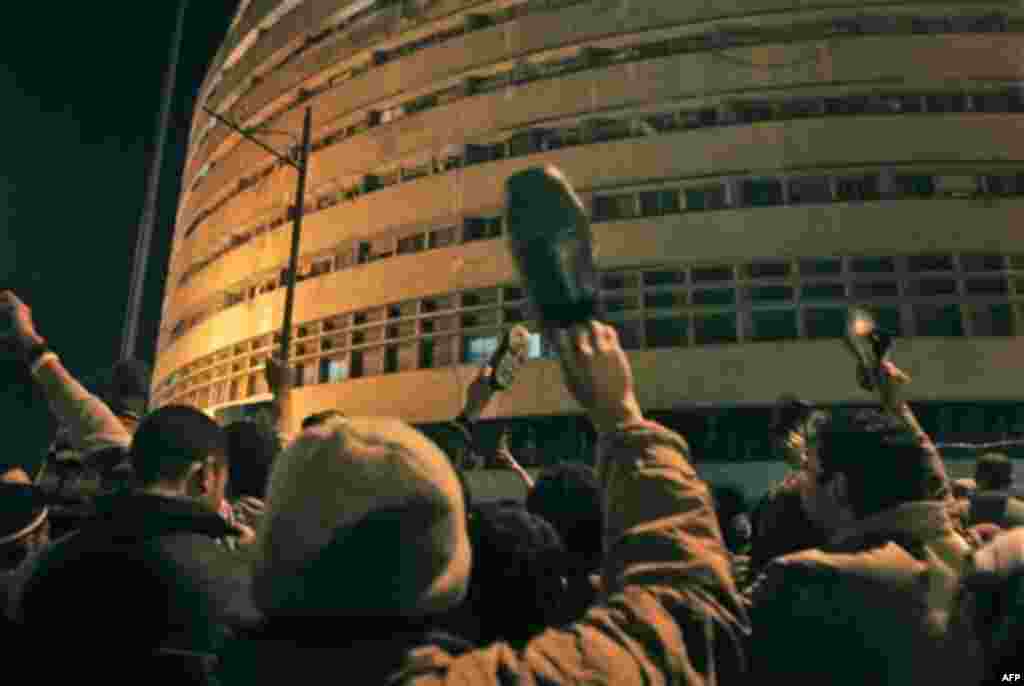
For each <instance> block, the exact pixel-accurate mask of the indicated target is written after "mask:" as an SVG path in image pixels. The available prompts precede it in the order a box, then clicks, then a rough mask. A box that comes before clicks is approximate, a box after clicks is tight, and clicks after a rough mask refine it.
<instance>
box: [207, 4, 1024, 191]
mask: <svg viewBox="0 0 1024 686" xmlns="http://www.w3.org/2000/svg"><path fill="white" fill-rule="evenodd" d="M875 20H878V21H875ZM851 26H856V27H858V30H857V31H851V29H850V27H851ZM920 27H927V30H923V31H922V30H919V29H920ZM1009 28H1010V21H1009V18H1008V17H1007V16H1006V15H1004V14H986V15H975V16H964V17H955V18H942V17H939V18H914V17H909V16H897V17H863V16H858V17H848V18H842V19H837V20H834V21H831V22H827V23H824V24H822V23H820V22H819V23H815V24H811V25H794V26H786V27H775V28H763V29H753V30H749V31H748V30H742V31H741V30H732V31H723V30H721V29H716V30H713V31H710V32H708V33H705V34H701V35H697V36H682V37H676V38H671V39H667V40H662V41H655V42H650V43H642V44H636V45H630V46H625V47H621V48H617V49H603V48H593V47H584V48H581V49H580V50H579V52H578V54H577V55H576V56H574V57H571V58H569V59H565V58H558V59H556V60H551V61H538V62H537V63H532V62H530V61H522V62H520V63H519V64H517V65H516V66H515V67H512V68H510V69H507V70H505V71H502V72H499V73H497V74H493V75H490V76H487V77H469V78H467V79H466V80H465V81H464V82H463V83H461V84H459V85H457V86H454V87H450V88H446V89H442V90H440V91H437V92H435V93H432V94H427V95H423V96H419V97H417V98H413V99H411V100H410V101H408V102H406V103H402V104H400V105H396V106H394V107H391V108H388V109H387V110H386V111H385V112H381V111H377V110H371V111H369V112H368V113H367V114H366V115H365V116H364V117H363V118H362V119H361V120H360V121H358V122H356V123H353V124H350V125H347V126H345V127H342V128H341V129H339V130H337V131H335V132H332V133H330V134H328V135H327V136H325V137H323V138H321V139H319V140H318V141H316V142H315V144H314V145H313V149H314V150H319V149H323V147H326V146H327V145H330V144H333V143H336V142H338V141H339V140H342V139H344V138H349V137H351V136H353V135H356V134H359V133H363V132H364V131H367V130H369V129H370V128H372V127H374V126H378V125H381V124H386V123H388V122H390V121H394V120H395V119H399V118H401V117H404V116H408V115H410V114H414V113H418V112H422V111H425V110H427V109H431V108H433V107H438V106H442V105H446V104H449V103H451V102H453V101H454V100H458V99H460V98H463V97H470V96H472V95H476V94H482V93H488V92H491V91H494V90H499V89H501V88H504V87H506V86H509V85H518V84H523V83H527V82H530V81H534V80H538V79H547V78H554V77H557V76H562V75H565V74H569V73H572V72H575V71H580V70H585V69H592V68H598V67H604V66H609V65H612V64H618V63H624V62H634V61H642V60H649V59H659V58H663V57H668V56H672V55H678V54H685V53H693V52H702V51H707V50H721V49H723V48H728V47H738V46H743V45H753V44H759V43H773V42H783V43H784V42H792V41H795V40H813V39H820V38H821V37H822V36H834V35H849V34H850V33H851V32H853V33H861V34H872V33H876V32H877V33H882V34H885V33H901V34H902V33H948V32H972V33H989V32H1000V31H1006V30H1008V29H1009ZM364 71H365V70H359V74H362V73H364ZM353 75H354V72H353ZM335 85H337V83H336V80H331V81H328V82H326V83H325V84H323V85H321V86H320V87H319V88H316V89H308V90H307V89H301V88H300V89H299V91H298V95H297V97H296V99H295V100H294V101H293V102H292V103H291V104H289V105H288V106H286V107H285V108H284V109H282V110H280V111H277V112H274V113H272V114H268V115H267V116H266V117H265V118H263V119H262V121H261V122H258V123H256V124H254V126H261V125H263V124H264V123H269V122H270V121H271V120H273V119H274V118H276V117H278V116H279V115H281V114H283V113H284V112H287V111H289V110H291V109H294V108H295V107H298V106H300V105H301V104H302V103H304V102H306V101H307V100H309V99H311V98H313V97H315V96H317V95H320V94H322V93H323V92H325V91H327V90H329V89H330V88H333V87H334V86H335ZM229 154H230V153H229ZM207 164H208V165H211V166H212V165H213V164H215V162H214V161H211V162H208V163H207ZM204 169H208V167H206V166H204ZM205 176H206V174H197V178H196V179H195V180H194V181H193V185H192V190H195V189H196V188H197V187H198V185H199V184H200V183H201V182H202V180H203V178H205Z"/></svg>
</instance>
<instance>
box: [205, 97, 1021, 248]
mask: <svg viewBox="0 0 1024 686" xmlns="http://www.w3.org/2000/svg"><path fill="white" fill-rule="evenodd" d="M968 112H985V113H1011V112H1024V92H1022V91H1021V90H1020V89H1011V90H1003V91H991V92H975V93H966V92H956V93H914V94H898V93H894V94H871V95H864V94H854V95H845V96H837V97H813V98H807V97H797V98H790V99H786V100H778V101H769V100H762V101H757V102H750V101H748V102H731V103H726V104H722V105H718V106H715V107H706V108H701V109H693V110H673V111H670V112H662V113H658V114H648V115H644V116H641V117H636V116H630V117H624V118H621V119H593V120H589V121H585V122H582V123H579V124H574V125H571V126H566V127H558V128H532V129H528V130H525V131H521V132H519V133H517V134H515V135H513V136H510V137H508V138H505V139H502V140H500V141H497V142H495V143H491V144H486V145H466V146H462V147H461V148H460V149H459V150H453V151H450V152H449V154H445V155H439V156H434V155H429V156H423V155H420V156H419V157H416V158H412V159H410V160H407V161H404V162H401V163H398V164H393V165H390V167H389V168H388V169H387V170H385V171H379V170H378V173H376V174H370V175H367V177H366V179H373V178H376V180H377V182H376V183H375V182H373V181H369V182H366V183H364V184H363V185H362V187H360V186H350V187H349V188H347V189H344V190H337V191H334V192H333V193H331V194H327V197H324V198H322V199H320V200H317V202H316V206H317V207H321V206H323V207H330V206H332V205H333V204H336V202H334V200H335V199H336V200H337V202H340V201H343V200H348V199H354V198H356V197H358V196H359V195H360V194H362V193H363V192H372V190H377V189H381V188H386V187H388V186H392V185H395V184H398V183H405V182H407V181H414V180H415V179H418V178H421V177H423V176H428V175H432V174H443V173H446V172H448V171H451V170H453V169H458V168H462V167H469V166H473V165H477V164H484V163H487V162H492V161H496V160H502V159H508V158H513V157H522V156H525V155H532V154H535V153H539V152H546V151H550V150H558V149H561V148H568V147H574V146H578V145H589V144H594V143H604V142H608V141H614V140H623V139H627V138H645V137H647V136H653V135H658V134H664V133H674V132H677V131H685V130H691V129H698V128H707V127H713V126H734V125H742V124H753V123H757V122H763V121H783V120H792V119H800V118H805V117H824V116H841V115H867V114H889V115H891V114H901V113H902V114H916V113H920V114H925V113H968ZM345 137H346V136H345V135H342V136H340V137H338V136H328V137H326V138H323V139H321V140H319V141H317V146H314V151H317V150H322V149H323V148H325V147H328V146H330V145H333V144H335V143H338V142H339V141H341V140H343V139H344V138H345ZM280 167H281V165H280V164H279V163H274V164H272V165H271V166H268V167H266V168H265V169H262V170H260V171H259V172H256V173H255V174H252V175H250V176H247V177H244V178H242V179H240V180H239V181H238V186H237V187H236V189H235V190H234V191H232V192H231V193H229V194H227V195H226V196H224V197H222V198H220V199H219V200H217V201H216V202H215V203H214V204H213V205H211V206H210V207H208V208H207V209H205V210H203V211H202V212H200V213H199V214H198V215H196V217H195V218H194V219H193V220H192V222H191V224H189V226H188V228H187V229H186V230H185V237H186V238H188V237H189V236H191V235H192V234H193V233H194V232H195V230H196V229H197V228H198V227H199V225H200V224H202V223H203V222H204V221H206V220H207V219H209V218H210V217H211V216H213V215H214V214H215V213H216V212H218V211H219V210H220V209H221V208H223V207H224V206H225V205H226V204H227V203H228V202H230V201H231V200H233V199H234V198H236V197H237V196H238V195H239V194H241V193H243V192H245V191H246V190H248V189H250V188H252V187H254V186H256V184H258V183H259V182H260V181H262V180H264V179H266V178H267V177H268V176H270V175H271V174H273V173H274V172H275V171H277V170H278V169H279V168H280Z"/></svg>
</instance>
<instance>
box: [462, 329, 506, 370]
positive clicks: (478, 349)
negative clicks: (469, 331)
mask: <svg viewBox="0 0 1024 686" xmlns="http://www.w3.org/2000/svg"><path fill="white" fill-rule="evenodd" d="M498 343H499V341H498V337H497V336H494V335H486V336H463V338H462V362H463V363H464V364H482V363H485V362H487V361H488V360H490V359H491V356H492V355H494V353H495V352H496V351H497V350H498Z"/></svg>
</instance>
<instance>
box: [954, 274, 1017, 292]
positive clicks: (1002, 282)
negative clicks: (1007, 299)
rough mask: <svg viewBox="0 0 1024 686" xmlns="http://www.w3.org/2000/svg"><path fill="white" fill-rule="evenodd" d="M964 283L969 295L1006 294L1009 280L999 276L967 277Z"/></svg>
mask: <svg viewBox="0 0 1024 686" xmlns="http://www.w3.org/2000/svg"><path fill="white" fill-rule="evenodd" d="M964 285H965V287H966V289H967V293H968V294H969V295H1006V294H1007V293H1009V292H1010V284H1009V282H1008V281H1007V280H1006V278H1005V277H1001V276H994V277H989V278H987V279H967V281H966V282H965V284H964Z"/></svg>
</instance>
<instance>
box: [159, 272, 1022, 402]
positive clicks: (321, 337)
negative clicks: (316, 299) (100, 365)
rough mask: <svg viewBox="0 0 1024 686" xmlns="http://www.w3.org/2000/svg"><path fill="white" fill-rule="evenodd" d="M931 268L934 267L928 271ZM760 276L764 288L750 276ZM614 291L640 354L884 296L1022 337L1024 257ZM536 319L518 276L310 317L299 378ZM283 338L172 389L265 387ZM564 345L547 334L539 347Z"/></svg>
mask: <svg viewBox="0 0 1024 686" xmlns="http://www.w3.org/2000/svg"><path fill="white" fill-rule="evenodd" d="M1018 269H1019V270H1020V272H1019V273H1020V276H1014V273H1013V272H1014V270H1018ZM922 273H928V274H932V275H934V276H930V277H926V278H917V277H916V276H915V275H917V274H922ZM736 281H739V282H740V284H741V285H738V286H736V285H733V283H734V282H736ZM748 282H749V283H752V284H754V285H749V286H748V285H742V284H745V283H748ZM602 292H603V294H602V300H603V302H604V305H605V308H606V310H607V311H608V316H609V319H610V320H611V321H612V322H613V323H614V324H615V326H616V328H617V329H618V330H619V334H620V338H621V341H622V344H623V347H624V348H626V349H628V350H639V349H645V348H647V349H654V348H664V347H681V346H689V345H715V344H726V343H739V342H759V341H781V340H794V339H812V340H813V339H821V338H838V337H840V336H842V335H843V332H844V330H845V325H846V307H847V306H848V305H849V304H850V303H852V302H861V303H870V304H871V305H872V309H873V311H875V313H876V315H877V317H878V320H879V322H880V324H881V326H882V327H883V328H885V329H887V330H889V331H891V332H893V333H894V334H896V335H900V336H947V337H951V336H964V335H971V336H1013V335H1017V334H1018V333H1019V332H1020V328H1019V326H1020V324H1021V323H1022V322H1024V319H1022V315H1024V312H1022V308H1024V255H1013V256H1004V255H994V254H960V255H947V254H930V255H909V256H900V257H872V258H867V257H847V258H834V257H830V258H819V259H811V260H798V261H793V262H788V261H775V260H769V261H763V262H755V263H748V264H743V265H719V266H694V267H690V268H674V267H666V268H660V269H648V270H643V271H637V270H627V271H617V272H609V273H606V274H604V275H603V276H602ZM1017 297H1020V298H1021V299H1022V300H1021V302H1017V300H1016V298H1017ZM530 318H531V314H530V312H529V308H528V307H527V304H526V301H525V299H524V293H523V290H522V288H520V287H518V286H506V287H493V288H487V289H478V290H472V291H465V292H462V293H457V294H447V295H442V296H434V297H429V298H422V299H418V300H410V301H406V302H402V303H393V304H391V305H387V306H382V307H376V308H372V309H369V310H361V311H357V312H351V313H345V314H339V315H335V316H332V317H330V318H327V319H323V320H319V321H313V322H305V323H302V324H300V325H298V326H297V327H296V328H295V329H294V339H295V343H294V344H293V348H292V350H291V356H292V357H291V359H292V360H293V361H294V362H295V363H296V375H297V376H296V381H297V383H298V384H299V385H309V384H317V383H331V382H336V381H342V380H345V379H348V378H358V377H362V376H372V375H377V374H387V373H398V372H403V371H408V370H413V369H429V368H435V367H444V366H448V365H451V364H452V363H453V362H454V361H455V360H456V359H458V360H461V361H462V362H464V363H470V364H476V363H480V362H482V361H484V360H485V359H487V358H488V357H489V356H490V354H491V353H493V351H494V350H495V349H496V347H497V345H498V341H499V336H500V332H501V330H502V329H503V328H505V327H507V326H510V325H512V324H517V323H524V322H529V320H530ZM277 344H279V337H278V335H276V334H275V335H265V336H261V337H257V338H254V339H250V340H249V341H245V342H242V343H238V344H235V345H233V346H230V347H227V348H224V349H222V350H219V351H217V352H215V353H213V354H212V355H210V356H208V357H206V358H203V359H202V360H199V361H197V362H195V363H193V364H190V365H188V366H186V367H184V368H182V369H181V370H179V371H177V372H175V373H173V374H171V375H169V376H168V377H167V378H166V379H165V380H164V381H163V382H162V383H161V384H159V385H158V386H157V391H158V395H160V396H161V397H168V398H169V397H172V396H173V397H181V396H182V394H184V393H192V392H198V389H199V388H207V387H209V388H210V393H211V395H210V398H211V400H210V401H209V402H210V404H218V403H220V402H228V401H234V400H239V399H242V398H246V397H249V396H250V395H256V394H259V393H262V392H265V388H263V386H262V383H263V381H262V373H261V372H259V371H254V370H258V368H259V367H260V366H261V365H262V363H263V361H264V359H265V358H266V355H267V354H268V353H269V352H270V349H271V348H272V347H273V346H275V345H277ZM552 355H553V351H551V350H550V349H548V348H547V347H546V344H544V343H542V341H541V340H540V339H539V338H537V337H535V339H534V342H533V347H532V350H531V356H533V357H542V356H552ZM226 380H232V381H233V385H232V384H228V383H224V384H222V386H221V387H218V388H222V391H215V389H214V388H213V386H212V384H214V383H215V382H220V381H226ZM232 388H235V389H236V390H235V391H232V390H231V389H232ZM239 394H241V395H239ZM213 398H215V399H213ZM200 404H202V403H200Z"/></svg>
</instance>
